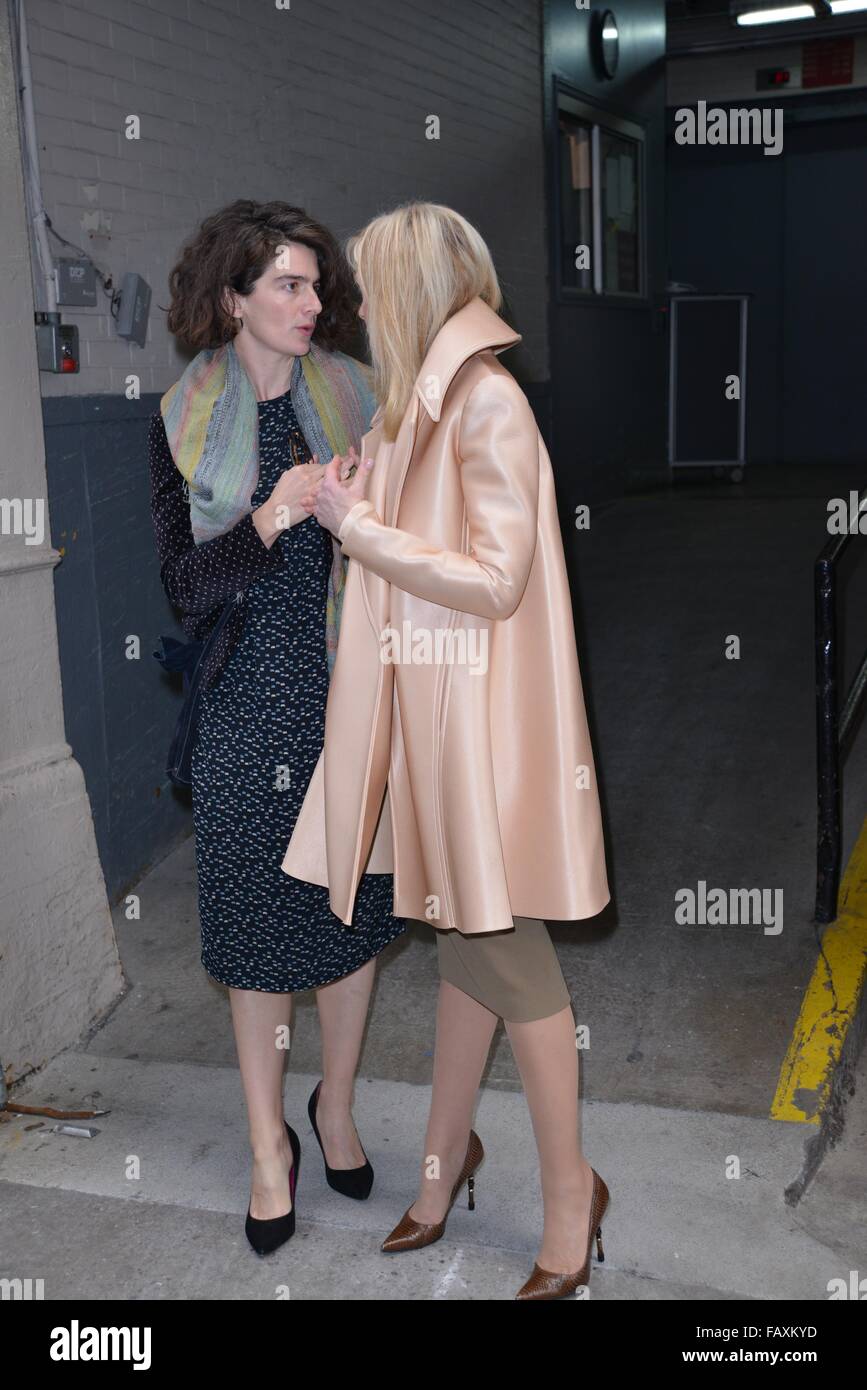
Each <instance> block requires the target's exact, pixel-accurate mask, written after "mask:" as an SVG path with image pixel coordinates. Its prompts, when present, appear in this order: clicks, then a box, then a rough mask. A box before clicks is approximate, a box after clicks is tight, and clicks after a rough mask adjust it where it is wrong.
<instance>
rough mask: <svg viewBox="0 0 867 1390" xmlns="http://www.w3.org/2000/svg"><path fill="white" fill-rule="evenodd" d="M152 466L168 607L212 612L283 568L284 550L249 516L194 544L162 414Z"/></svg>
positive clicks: (152, 440)
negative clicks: (268, 541)
mask: <svg viewBox="0 0 867 1390" xmlns="http://www.w3.org/2000/svg"><path fill="white" fill-rule="evenodd" d="M148 461H149V466H150V482H151V516H152V518H153V524H154V534H155V536H156V543H157V552H158V554H159V561H160V579H161V580H162V584H163V588H164V589H165V591H166V594H167V595H168V598H169V600H170V602H171V603H173V604H175V606H176V607H178V608H180V609H181V611H182V612H183V613H189V614H199V613H209V612H210V611H211V609H213V608H216V607H217V605H218V604H220V603H224V602H225V601H226V599H229V598H232V597H233V596H234V594H236V593H237V592H238V590H239V589H240V588H243V586H244V585H245V584H249V583H251V582H252V581H253V580H254V579H259V578H261V576H262V575H264V574H268V573H270V571H271V570H273V569H274V568H275V567H276V566H277V565H279V564H280V563H281V561H282V547H281V546H279V545H276V544H275V545H272V546H271V547H270V548H269V547H268V546H267V545H266V544H265V542H264V541H263V540H262V538H261V536H260V535H259V532H258V531H257V530H256V527H255V526H254V525H253V516H252V513H251V512H248V513H247V515H246V516H245V517H243V518H242V519H241V520H240V521H239V522H236V524H235V525H234V526H233V527H232V528H231V530H229V531H226V532H225V534H224V535H222V536H215V537H214V538H213V540H209V541H205V542H204V543H203V544H202V545H196V543H195V541H194V539H193V529H192V526H191V524H190V504H189V502H188V500H187V498H186V496H185V489H184V480H183V478H182V476H181V474H180V472H179V470H178V468H177V467H176V465H175V461H174V459H173V458H172V453H171V449H170V448H169V441H168V439H167V437H166V427H165V425H164V423H163V418H162V416H161V415H160V414H159V413H157V414H156V415H154V416H153V417H152V418H151V422H150V428H149V430H148Z"/></svg>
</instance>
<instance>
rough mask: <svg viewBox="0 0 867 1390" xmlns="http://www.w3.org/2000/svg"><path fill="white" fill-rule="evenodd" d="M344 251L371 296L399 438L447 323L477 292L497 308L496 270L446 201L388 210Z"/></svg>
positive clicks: (373, 334)
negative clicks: (427, 362)
mask: <svg viewBox="0 0 867 1390" xmlns="http://www.w3.org/2000/svg"><path fill="white" fill-rule="evenodd" d="M346 254H347V257H348V259H349V261H350V264H351V265H352V268H353V270H354V271H355V273H356V277H357V279H358V281H359V285H360V287H361V288H362V290H363V292H364V294H365V295H366V297H367V307H366V314H367V336H368V341H369V343H370V353H371V357H372V359H373V372H374V392H375V395H376V398H377V400H378V401H379V403H380V404H381V406H382V408H383V434H384V438H385V439H387V440H393V439H394V438H395V437H396V435H397V431H398V427H399V425H400V422H401V420H402V418H403V415H404V412H405V411H406V408H407V406H408V405H409V401H410V398H411V396H412V390H413V386H414V384H415V380H416V377H417V376H418V374H419V371H420V369H421V365H422V363H423V361H424V359H425V356H426V355H427V352H428V349H429V348H430V345H431V343H432V342H433V340H434V338H435V337H436V335H437V333H438V332H439V331H440V329H441V328H442V326H443V324H444V323H446V321H447V320H448V319H450V318H451V317H452V315H453V314H456V313H457V312H458V310H460V309H463V307H464V305H465V304H468V303H469V302H470V300H471V299H473V298H475V297H476V296H478V297H479V298H480V299H482V300H484V302H485V303H486V304H487V305H488V306H489V308H491V309H493V310H494V312H496V311H497V309H499V307H500V305H501V304H502V302H503V296H502V294H501V292H500V284H499V281H498V279H497V272H496V271H495V269H494V262H493V260H492V259H491V253H490V251H489V250H488V248H487V246H486V244H485V242H484V240H483V239H482V237H481V235H480V234H479V233H478V232H477V231H476V229H475V227H474V226H472V224H471V223H469V222H468V221H467V220H466V218H465V217H461V215H460V213H458V212H455V211H454V209H453V208H447V207H443V205H442V204H441V203H424V202H418V201H412V202H408V203H402V204H401V205H400V206H399V207H396V208H394V209H393V210H392V211H391V212H385V213H382V215H381V216H379V217H375V218H374V219H373V221H372V222H368V224H367V226H366V227H363V228H362V230H361V231H360V232H357V233H356V234H355V236H352V237H350V238H349V240H348V242H347V243H346Z"/></svg>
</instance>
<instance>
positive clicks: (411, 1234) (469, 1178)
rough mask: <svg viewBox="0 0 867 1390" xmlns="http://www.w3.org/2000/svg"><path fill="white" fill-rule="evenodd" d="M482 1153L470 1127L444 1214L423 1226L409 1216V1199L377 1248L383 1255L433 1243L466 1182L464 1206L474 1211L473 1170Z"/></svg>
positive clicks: (483, 1152)
mask: <svg viewBox="0 0 867 1390" xmlns="http://www.w3.org/2000/svg"><path fill="white" fill-rule="evenodd" d="M484 1156H485V1151H484V1149H483V1148H482V1141H481V1139H480V1138H479V1136H478V1135H477V1134H476V1131H475V1130H474V1129H471V1130H470V1142H469V1144H468V1145H467V1156H466V1158H465V1159H464V1165H463V1167H462V1168H461V1171H460V1173H459V1174H458V1178H457V1181H456V1182H455V1185H454V1187H453V1188H452V1195H451V1198H450V1200H449V1204H448V1206H447V1207H446V1214H445V1216H444V1217H443V1219H442V1221H437V1222H436V1223H435V1224H434V1225H433V1226H425V1225H423V1224H422V1223H421V1222H419V1221H414V1220H413V1219H412V1217H411V1216H410V1211H411V1210H412V1207H413V1203H412V1202H410V1204H409V1206H408V1207H407V1209H406V1211H405V1212H404V1214H403V1216H402V1217H401V1219H400V1221H398V1223H397V1225H396V1226H395V1228H394V1230H393V1231H392V1233H391V1235H389V1236H386V1238H385V1240H384V1241H383V1242H382V1245H381V1247H380V1249H382V1250H384V1251H385V1252H386V1254H394V1253H395V1252H396V1251H398V1250H417V1249H418V1248H419V1246H422V1245H432V1244H433V1242H434V1241H435V1240H439V1238H440V1236H441V1235H442V1234H443V1232H444V1231H445V1228H446V1221H447V1220H448V1215H449V1212H450V1211H451V1209H452V1207H453V1206H454V1203H455V1198H456V1197H457V1195H458V1193H459V1192H460V1190H461V1188H462V1187H463V1185H464V1183H466V1184H467V1193H468V1196H469V1201H468V1202H467V1206H468V1207H469V1209H470V1211H474V1210H475V1205H476V1203H475V1177H474V1174H475V1171H476V1169H477V1168H478V1166H479V1164H480V1163H481V1161H482V1159H483V1158H484Z"/></svg>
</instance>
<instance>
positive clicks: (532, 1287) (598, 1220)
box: [515, 1168, 609, 1302]
mask: <svg viewBox="0 0 867 1390" xmlns="http://www.w3.org/2000/svg"><path fill="white" fill-rule="evenodd" d="M590 1171H591V1173H592V1174H593V1192H592V1195H591V1198H590V1221H589V1224H588V1231H587V1257H586V1259H585V1261H584V1263H583V1265H582V1266H581V1268H580V1269H578V1270H576V1271H575V1273H574V1274H557V1273H555V1272H554V1271H553V1270H550V1269H543V1268H542V1266H541V1265H538V1264H535V1263H534V1265H533V1273H532V1274H531V1275H530V1277H529V1279H528V1280H527V1282H526V1284H524V1285H523V1286H522V1287H521V1288H520V1289H519V1290H518V1292H517V1293H516V1294H515V1298H516V1299H521V1300H522V1301H530V1300H536V1301H537V1302H538V1301H540V1300H542V1299H546V1300H550V1299H554V1298H569V1297H571V1295H572V1294H574V1293H575V1291H576V1290H577V1289H579V1288H586V1287H588V1286H589V1283H590V1252H591V1247H592V1245H593V1233H594V1232H595V1233H596V1258H597V1259H598V1261H599V1263H600V1264H602V1263H603V1261H604V1260H605V1252H604V1250H603V1249H602V1217H603V1216H604V1215H605V1209H606V1207H607V1206H608V1200H609V1192H608V1188H607V1187H606V1186H605V1183H604V1182H603V1180H602V1178H600V1176H599V1174H598V1173H597V1172H596V1169H595V1168H591V1170H590Z"/></svg>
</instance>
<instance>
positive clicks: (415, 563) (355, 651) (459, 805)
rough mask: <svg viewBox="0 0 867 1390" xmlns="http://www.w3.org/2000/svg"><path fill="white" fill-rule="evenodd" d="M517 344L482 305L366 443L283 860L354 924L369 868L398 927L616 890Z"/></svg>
mask: <svg viewBox="0 0 867 1390" xmlns="http://www.w3.org/2000/svg"><path fill="white" fill-rule="evenodd" d="M519 341H520V334H518V333H515V332H514V331H513V330H512V329H511V328H509V327H508V325H507V324H506V323H505V322H504V321H503V320H502V319H501V318H500V317H499V315H498V314H496V313H494V311H493V310H492V309H490V308H489V307H488V305H487V304H485V303H484V301H483V300H481V299H480V298H475V299H473V300H471V301H470V302H469V303H468V304H467V305H465V306H464V308H463V309H461V310H459V312H458V313H456V314H454V315H453V316H452V317H451V318H450V319H449V320H448V321H447V322H446V323H445V324H444V325H443V327H442V329H441V330H440V332H439V333H438V334H437V336H436V338H435V339H434V341H433V343H432V344H431V347H430V350H429V352H428V354H427V356H426V358H425V360H424V363H423V365H422V368H421V370H420V372H419V374H418V377H417V378H416V382H415V389H414V391H413V395H412V400H411V402H410V405H409V406H408V408H407V410H406V412H405V414H404V417H403V420H402V422H401V425H400V429H399V431H398V435H397V438H396V440H394V441H393V442H391V443H389V442H387V441H384V440H383V439H382V437H381V435H382V427H381V421H380V416H381V413H382V412H381V408H380V410H379V411H377V414H376V415H375V416H374V418H373V420H372V422H371V429H370V431H369V432H368V433H367V434H366V435H365V436H364V439H363V441H362V447H361V457H362V458H373V459H374V460H375V463H374V466H373V469H372V470H371V472H370V474H369V477H368V483H367V492H366V497H365V498H364V500H362V501H360V502H358V503H356V504H355V505H354V506H353V508H352V510H351V511H350V512H349V513H348V514H347V516H346V518H345V520H344V522H343V524H342V526H341V528H340V533H339V539H340V542H341V544H342V546H343V550H344V552H345V553H346V554H347V555H348V556H349V557H350V564H349V565H348V568H347V575H346V587H345V590H344V597H343V612H342V616H341V623H340V639H339V644H338V649H337V658H336V661H335V665H334V672H333V676H332V680H331V685H330V688H329V692H328V702H327V706H326V718H325V741H324V747H323V750H322V754H321V755H320V758H319V762H318V763H317V766H316V769H315V771H314V773H313V776H312V777H311V780H310V784H309V786H308V789H307V793H306V795H305V799H304V802H303V804H302V807H301V810H300V812H299V815H298V818H297V820H296V824H295V828H294V831H293V834H292V838H291V840H290V842H289V846H288V848H287V850H286V854H285V857H284V859H283V863H282V868H283V870H284V872H285V873H287V874H290V875H291V876H293V877H295V878H300V879H305V880H307V881H308V882H311V883H318V884H320V885H322V886H324V887H327V888H328V890H329V899H330V903H331V907H332V910H333V911H334V912H335V913H336V914H337V916H338V917H339V918H340V919H341V921H342V922H344V923H345V924H347V925H348V924H350V923H351V920H352V913H353V907H354V902H355V895H356V891H357V889H358V883H359V878H360V877H361V874H362V873H365V872H367V873H376V872H380V873H384V872H393V873H394V907H393V911H394V913H395V915H396V916H399V917H412V918H418V919H427V920H428V921H430V922H431V923H432V924H433V925H434V926H436V927H441V928H442V927H457V928H458V929H459V930H460V931H461V932H463V933H466V934H476V933H488V932H498V931H504V930H507V929H509V928H511V927H512V926H513V922H512V917H513V915H517V916H523V917H537V918H541V919H542V920H562V919H567V920H573V919H576V918H582V917H592V916H594V915H595V914H596V913H597V912H599V911H600V910H601V909H602V908H603V907H604V906H605V904H606V903H607V902H608V901H609V898H610V893H609V889H608V881H607V877H606V867H605V851H604V844H603V835H602V820H601V814H600V805H599V796H598V792H597V786H596V776H595V768H594V761H593V752H592V749H591V744H590V736H589V732H588V728H587V719H586V714H585V709H584V699H583V693H582V687H581V677H580V673H579V668H578V655H577V651H576V644H575V630H574V626H573V618H572V604H571V598H570V592H569V584H568V580H567V576H566V565H565V560H564V556H563V542H562V537H561V533H560V525H559V520H558V515H557V506H556V499H555V493H554V478H553V473H552V470H551V462H550V459H549V457H548V453H547V451H546V449H545V445H544V442H543V440H542V437H541V435H540V433H539V430H538V427H537V425H536V421H535V418H534V416H533V412H532V410H531V408H530V405H529V402H528V401H527V398H526V396H525V395H524V393H523V391H522V390H521V388H520V387H519V386H518V384H517V382H516V381H515V379H514V377H513V376H512V375H511V373H510V372H508V371H507V370H506V369H505V367H504V366H503V365H502V364H501V363H500V362H499V361H498V357H497V354H498V353H500V352H502V351H503V350H504V349H505V348H507V347H510V346H511V345H512V344H514V343H516V342H519ZM378 422H379V423H378ZM406 624H408V625H409V626H408V627H407V626H405V625H406ZM389 629H391V630H392V633H394V632H395V631H396V632H397V634H399V637H400V638H402V639H403V641H402V642H401V641H396V640H395V638H394V637H393V636H391V637H389V636H388V635H387V633H388V630H389ZM425 633H427V634H429V638H428V639H427V640H429V641H430V649H429V651H428V652H425V651H424V650H423V648H422V647H421V645H419V644H421V643H422V642H424V641H425V640H426V639H425ZM407 638H408V639H409V640H407ZM437 641H439V643H440V646H439V649H437V645H436V644H437ZM462 642H463V643H465V644H466V646H465V647H462V646H461V643H462ZM449 643H451V644H452V645H451V646H449ZM413 644H416V645H415V653H416V655H417V657H418V656H421V657H422V658H424V657H427V658H428V659H427V660H418V661H416V662H413V660H412V655H413ZM386 654H388V656H389V659H388V660H383V656H384V655H386ZM483 654H484V655H483ZM398 658H399V659H398Z"/></svg>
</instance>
